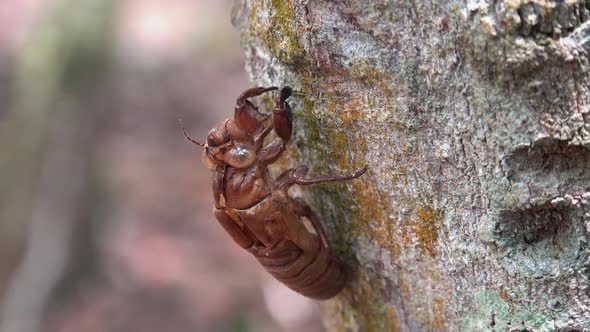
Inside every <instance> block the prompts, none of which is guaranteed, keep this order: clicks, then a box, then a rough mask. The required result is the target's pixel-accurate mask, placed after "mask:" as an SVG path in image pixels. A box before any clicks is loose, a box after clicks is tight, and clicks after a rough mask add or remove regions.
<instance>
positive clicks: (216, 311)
mask: <svg viewBox="0 0 590 332" xmlns="http://www.w3.org/2000/svg"><path fill="white" fill-rule="evenodd" d="M231 6H232V3H231V1H230V0H224V1H219V0H4V1H2V2H0V185H1V189H2V190H1V191H0V241H1V245H2V250H0V291H1V292H2V298H1V300H2V302H1V307H0V332H36V331H64V332H65V331H87V332H94V331H101V332H102V331H104V332H111V331H113V332H114V331H117V332H118V331H121V332H123V331H131V332H132V331H142V332H151V331H171V332H182V331H228V332H229V331H302V330H305V331H312V332H313V331H321V330H322V328H321V323H320V321H319V314H318V307H317V304H316V303H314V302H312V301H310V300H307V299H305V298H303V297H301V296H299V295H297V294H295V293H293V292H291V291H290V290H288V289H287V288H285V287H283V286H281V285H279V284H277V283H276V282H275V281H274V280H272V279H270V277H268V276H267V275H266V274H265V273H264V271H263V270H262V269H261V268H260V267H259V266H258V263H257V262H256V261H255V260H254V259H253V258H252V257H250V256H249V255H248V254H247V253H246V252H244V251H242V250H241V249H239V248H238V247H237V245H235V244H234V243H232V242H231V240H230V238H229V237H228V236H227V235H226V234H225V233H224V232H223V230H222V229H221V227H220V226H219V225H218V224H217V222H216V220H215V219H214V217H213V215H212V196H211V192H210V175H209V172H208V171H207V170H206V169H205V168H204V167H203V166H202V165H201V163H200V151H199V150H198V149H195V148H194V147H193V146H191V145H190V144H189V143H187V142H186V141H185V140H184V139H183V137H182V135H181V132H180V129H179V124H178V119H179V118H182V119H183V120H184V123H185V125H186V126H187V128H188V130H189V131H190V132H191V134H192V135H193V136H194V137H196V138H200V139H202V138H203V137H205V135H206V133H207V131H208V129H209V128H211V127H212V126H213V125H214V124H215V123H217V122H218V121H220V120H221V119H223V118H226V117H228V116H231V113H232V111H233V106H234V102H235V97H236V96H237V95H238V94H239V93H240V92H242V90H244V89H246V88H247V87H249V82H248V79H247V74H246V73H245V71H244V69H243V58H242V51H241V49H240V47H239V44H240V41H239V36H238V33H237V32H236V31H234V29H233V27H232V26H231V24H230V19H229V13H230V10H231Z"/></svg>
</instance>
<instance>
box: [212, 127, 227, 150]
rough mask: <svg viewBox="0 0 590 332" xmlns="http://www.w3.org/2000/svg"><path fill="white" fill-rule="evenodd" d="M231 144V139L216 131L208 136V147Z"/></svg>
mask: <svg viewBox="0 0 590 332" xmlns="http://www.w3.org/2000/svg"><path fill="white" fill-rule="evenodd" d="M227 142H229V137H227V135H225V133H222V132H219V131H217V130H215V129H213V130H211V131H210V132H209V134H208V135H207V146H209V147H212V148H214V147H218V146H221V145H223V144H225V143H227Z"/></svg>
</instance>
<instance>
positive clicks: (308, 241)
mask: <svg viewBox="0 0 590 332" xmlns="http://www.w3.org/2000/svg"><path fill="white" fill-rule="evenodd" d="M275 90H279V89H278V88H277V87H274V86H273V87H267V88H264V87H257V88H251V89H248V90H246V91H244V92H243V93H242V94H241V95H240V96H239V97H238V98H237V101H236V107H235V111H234V117H233V118H230V119H226V120H223V121H222V122H220V123H219V124H217V125H216V126H215V127H213V129H211V130H210V131H209V133H208V135H207V139H206V141H205V142H204V143H201V142H199V141H197V140H194V139H192V138H191V137H190V136H189V135H188V134H187V133H186V130H185V128H184V126H182V131H183V133H184V135H185V137H186V139H187V140H189V141H190V142H191V143H193V144H195V145H197V146H199V147H201V148H204V151H203V157H202V159H203V163H204V164H205V166H207V168H209V169H210V170H211V171H212V189H213V200H214V203H215V208H214V214H215V217H216V218H217V220H218V221H219V223H220V224H221V226H222V227H223V228H224V229H225V231H226V232H227V233H228V234H229V235H230V236H231V237H232V239H233V240H234V241H235V242H236V243H237V244H238V245H239V246H241V247H242V248H244V249H246V250H247V251H249V252H250V253H251V254H252V255H254V257H256V259H258V261H259V262H260V263H261V264H262V266H263V267H264V268H265V269H266V270H267V271H268V272H269V273H270V274H272V275H273V276H274V277H275V278H277V279H278V280H279V281H281V282H282V283H284V284H285V285H287V287H289V288H291V289H293V290H295V291H296V292H299V293H301V294H303V295H305V296H307V297H311V298H314V299H328V298H331V297H333V296H335V295H336V294H338V292H340V290H342V288H343V287H344V286H345V284H346V282H347V280H348V278H349V276H350V272H351V270H350V268H349V266H348V265H347V264H346V263H345V262H344V261H342V260H341V259H340V258H339V257H338V256H337V255H336V254H335V253H334V252H333V251H332V248H331V247H330V243H329V241H328V238H327V237H326V233H325V231H324V229H323V227H322V224H321V222H320V219H319V217H318V215H317V214H315V212H314V211H313V210H312V209H311V208H310V207H309V205H308V204H307V203H306V202H305V201H304V200H302V199H301V198H294V197H290V196H289V195H288V191H289V188H291V186H293V185H295V184H299V185H312V184H319V183H324V182H336V181H346V180H351V179H354V178H357V177H359V176H361V175H363V174H364V173H365V172H366V170H367V167H366V166H365V167H364V168H362V169H360V170H358V171H356V172H352V173H350V174H346V175H335V176H324V177H317V178H308V177H306V175H307V171H308V168H307V167H305V166H300V167H297V168H291V169H288V170H286V171H284V172H283V173H281V174H280V175H279V176H278V177H277V178H276V179H273V178H271V176H270V172H269V169H268V165H270V164H272V163H274V162H275V161H276V160H277V159H278V158H279V157H280V156H281V154H282V153H283V152H284V151H285V147H286V145H287V143H288V142H289V139H290V138H291V133H292V131H293V114H292V112H291V107H290V106H289V103H288V102H287V99H288V98H289V96H291V94H292V89H291V88H290V87H288V86H285V87H283V88H282V89H280V90H279V91H278V93H277V96H276V98H275V104H274V109H273V112H272V114H266V113H261V112H259V111H258V108H257V107H256V106H255V105H254V104H253V103H252V102H250V100H249V98H251V97H255V96H258V95H261V94H263V93H266V92H271V91H275ZM181 124H182V123H181ZM273 130H274V131H275V133H276V135H277V138H276V139H274V140H273V141H271V142H269V143H267V144H266V145H265V144H264V143H265V142H264V140H265V138H266V136H267V135H268V134H269V133H270V132H271V131H273ZM302 218H307V219H308V220H309V221H310V222H311V224H312V226H313V228H314V230H315V233H316V234H314V233H312V232H310V231H309V230H308V229H307V228H306V226H305V224H304V223H303V221H302Z"/></svg>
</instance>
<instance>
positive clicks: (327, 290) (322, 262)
mask: <svg viewBox="0 0 590 332" xmlns="http://www.w3.org/2000/svg"><path fill="white" fill-rule="evenodd" d="M283 241H284V243H281V244H282V245H279V246H277V247H282V248H281V249H280V250H277V251H273V253H272V254H271V255H268V256H266V255H264V254H262V255H255V257H256V258H257V259H258V261H259V262H260V263H261V264H262V266H264V268H265V269H266V270H267V271H268V272H269V273H270V274H272V275H273V276H274V277H275V278H276V279H278V280H279V281H280V282H282V283H284V284H285V285H286V286H287V287H289V288H291V289H292V290H294V291H296V292H298V293H300V294H302V295H304V296H307V297H310V298H314V299H318V300H325V299H329V298H331V297H333V296H335V295H336V294H338V293H339V292H340V290H342V288H344V286H345V284H346V281H347V279H348V274H349V270H348V267H347V266H346V265H345V263H344V262H342V261H340V260H339V259H337V258H335V257H334V256H332V255H331V254H330V252H329V251H328V250H327V249H326V248H324V247H322V248H321V249H320V250H319V251H316V252H313V253H305V254H304V252H303V251H302V250H301V249H299V248H298V247H296V246H295V245H294V244H293V243H292V242H291V241H289V240H283Z"/></svg>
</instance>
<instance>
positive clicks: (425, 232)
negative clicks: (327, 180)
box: [232, 0, 590, 331]
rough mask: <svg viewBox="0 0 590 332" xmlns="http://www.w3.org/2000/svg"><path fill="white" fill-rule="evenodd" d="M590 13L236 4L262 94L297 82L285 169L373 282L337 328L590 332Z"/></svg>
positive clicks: (333, 313)
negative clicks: (303, 176)
mask: <svg viewBox="0 0 590 332" xmlns="http://www.w3.org/2000/svg"><path fill="white" fill-rule="evenodd" d="M589 9H590V3H588V2H586V1H576V0H572V1H565V2H564V1H550V0H547V1H545V0H527V1H520V0H507V1H491V0H482V1H466V2H464V1H444V2H442V1H441V2H430V1H419V0H415V1H362V0H349V1H319V0H318V1H315V0H293V1H279V0H244V1H238V2H237V3H236V5H235V8H234V12H233V15H232V17H233V22H234V24H235V25H236V26H237V27H238V28H239V29H240V31H241V34H242V38H243V46H244V49H245V52H246V56H247V63H246V68H247V70H248V71H249V72H250V74H251V78H252V80H253V82H254V84H255V85H264V86H268V85H278V86H281V85H291V86H293V87H294V89H296V90H297V91H299V93H298V94H297V95H295V96H294V97H292V100H293V101H292V106H293V109H294V116H295V134H294V138H293V140H292V142H291V143H290V145H289V151H288V152H289V153H288V155H289V158H287V159H288V160H286V161H284V162H283V164H282V165H280V167H281V168H284V167H287V166H291V165H296V164H307V165H309V166H311V174H314V175H319V174H332V173H343V172H346V171H349V170H351V169H355V168H359V167H361V166H363V165H365V164H368V165H369V171H368V173H367V174H366V175H365V176H363V177H362V179H360V180H358V181H353V182H350V183H347V184H341V185H322V186H317V187H315V188H313V189H310V190H308V189H304V190H302V192H303V195H304V196H306V198H307V199H308V200H309V201H310V202H312V203H313V205H314V207H315V208H316V210H318V212H319V213H320V214H321V216H322V218H323V222H324V223H325V227H326V228H327V229H328V232H329V235H330V237H331V240H332V242H333V243H334V245H335V247H336V248H337V250H338V252H340V253H341V255H342V256H343V257H344V258H345V259H346V260H347V261H349V262H350V263H351V264H353V265H354V266H355V267H356V268H357V269H358V275H357V278H356V279H355V280H354V281H353V282H352V283H351V285H350V287H348V288H347V289H346V290H345V291H344V292H342V293H341V294H340V295H339V296H338V297H337V298H335V299H334V300H330V301H327V302H325V303H324V304H323V311H324V318H325V324H326V326H327V328H328V329H329V330H331V331H347V330H351V331H389V330H391V331H395V330H399V331H426V330H447V331H458V330H462V331H511V330H528V331H554V330H564V331H565V330H567V331H571V329H572V328H573V329H574V330H576V331H577V330H585V329H590V313H589V308H590V296H589V288H588V277H589V273H590V271H589V270H588V263H589V260H588V259H589V248H588V232H589V231H590V206H589V204H590V150H588V149H589V148H590V115H589V114H590V113H589V112H590V107H589V101H590V92H589V90H588V83H589V78H588V69H589V67H588V53H587V52H588V48H589V47H590V21H589V20H588V19H589V17H590V15H589Z"/></svg>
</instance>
